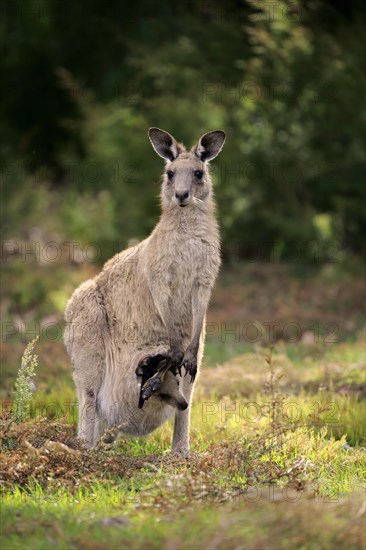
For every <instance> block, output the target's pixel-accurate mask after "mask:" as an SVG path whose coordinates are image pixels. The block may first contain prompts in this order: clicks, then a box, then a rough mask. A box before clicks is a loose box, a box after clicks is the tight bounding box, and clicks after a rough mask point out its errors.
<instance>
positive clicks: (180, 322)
mask: <svg viewBox="0 0 366 550" xmlns="http://www.w3.org/2000/svg"><path fill="white" fill-rule="evenodd" d="M149 138H150V141H151V144H152V146H153V148H154V150H155V151H156V153H157V154H158V155H159V156H160V157H162V158H163V159H164V160H165V162H166V166H165V170H164V174H163V181H162V186H161V207H162V214H161V217H160V220H159V222H158V223H157V225H156V227H155V228H154V230H153V231H152V233H151V235H150V236H149V237H147V238H146V239H145V240H144V241H142V242H140V243H139V244H138V245H136V246H133V247H129V248H127V249H126V250H124V251H122V252H120V253H118V254H116V255H115V256H114V257H113V258H112V259H110V260H109V261H107V262H106V264H105V265H104V267H103V269H102V271H101V273H99V275H97V276H96V277H95V278H93V279H90V280H88V281H86V282H85V283H83V284H82V285H81V286H80V287H79V288H77V289H76V291H75V292H74V294H73V295H72V297H71V298H70V300H69V302H68V304H67V306H66V311H65V320H66V328H65V336H64V341H65V345H66V349H67V351H68V353H69V355H70V358H71V362H72V366H73V378H74V381H75V385H76V389H77V395H78V401H79V422H78V434H79V437H81V438H83V439H85V441H86V443H87V445H89V446H94V445H95V444H96V442H97V441H98V439H99V438H100V436H101V435H102V433H103V431H104V430H105V429H106V428H110V427H112V426H114V425H119V427H120V429H121V431H123V432H124V433H128V434H134V435H145V434H148V433H150V432H151V431H153V430H154V429H156V428H157V427H158V426H160V425H161V424H162V423H163V422H165V420H167V419H168V418H170V417H171V416H172V415H173V414H175V423H174V433H173V441H172V451H176V452H179V453H182V454H184V455H186V454H188V452H189V412H190V411H189V409H190V408H189V405H190V403H191V398H192V390H193V386H194V382H195V378H196V375H197V372H198V370H199V367H200V364H201V361H202V355H203V346H204V339H205V315H206V310H207V307H208V303H209V299H210V295H211V291H212V288H213V285H214V282H215V279H216V277H217V274H218V270H219V267H220V239H219V230H218V225H217V221H216V216H215V203H214V198H213V190H212V182H211V178H210V175H209V172H208V162H209V161H210V160H212V159H213V158H215V157H216V156H217V155H218V154H219V152H220V151H221V149H222V147H223V144H224V141H225V133H224V132H223V131H222V130H217V131H213V132H209V133H207V134H204V135H203V136H202V137H201V138H200V139H199V141H198V143H197V144H196V145H195V146H194V147H192V149H191V150H189V151H187V150H186V149H185V147H184V146H183V145H182V144H180V143H178V142H177V141H176V140H175V139H174V137H173V136H171V135H170V134H169V133H168V132H165V131H163V130H160V129H159V128H150V130H149ZM156 356H158V357H159V361H158V362H157V372H156V373H155V374H153V375H152V376H151V377H150V378H149V379H148V380H146V379H145V380H144V381H143V382H142V383H143V388H142V391H141V382H139V376H138V375H139V373H140V374H141V373H142V372H143V370H141V369H142V367H141V365H148V364H152V363H154V357H156ZM164 358H165V360H161V359H164ZM155 362H156V361H155ZM139 366H140V368H139ZM182 368H184V371H185V374H189V375H190V376H189V378H188V377H187V376H183V375H184V372H183V374H182V371H181V369H182ZM175 375H176V376H175ZM172 377H173V378H174V379H175V380H176V382H174V384H175V388H176V383H177V382H178V384H179V394H180V396H181V397H179V398H178V399H177V393H176V391H175V394H174V395H173V396H172V390H171V388H172V383H173V378H172ZM173 393H174V392H173ZM141 398H142V399H143V400H144V403H145V405H144V407H142V404H141ZM185 405H187V406H185Z"/></svg>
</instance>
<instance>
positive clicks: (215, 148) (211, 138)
mask: <svg viewBox="0 0 366 550" xmlns="http://www.w3.org/2000/svg"><path fill="white" fill-rule="evenodd" d="M225 137H226V136H225V132H224V131H223V130H215V131H213V132H208V133H207V134H204V135H203V136H202V137H200V139H199V141H198V143H197V145H196V147H194V149H193V150H194V152H195V153H196V155H197V156H198V157H199V158H200V159H201V160H202V161H203V162H205V161H209V160H212V159H214V158H215V157H217V155H218V154H219V153H220V151H221V149H222V148H223V146H224V143H225Z"/></svg>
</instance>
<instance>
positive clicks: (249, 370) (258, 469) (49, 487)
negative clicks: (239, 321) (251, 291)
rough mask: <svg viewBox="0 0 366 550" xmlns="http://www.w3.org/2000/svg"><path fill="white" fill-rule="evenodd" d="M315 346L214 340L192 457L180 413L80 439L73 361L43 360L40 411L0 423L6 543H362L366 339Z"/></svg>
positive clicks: (198, 400) (196, 411)
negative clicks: (183, 453)
mask: <svg viewBox="0 0 366 550" xmlns="http://www.w3.org/2000/svg"><path fill="white" fill-rule="evenodd" d="M307 349H308V353H305V351H304V349H303V348H302V346H291V347H290V348H289V346H288V345H285V344H279V345H277V346H276V348H275V350H274V353H273V358H272V361H271V362H270V365H268V364H267V362H266V356H267V353H268V350H266V349H263V348H256V347H253V346H252V347H251V348H250V349H248V348H245V347H244V349H240V350H239V351H240V352H241V354H240V355H237V354H236V355H235V356H233V355H232V353H233V348H232V347H230V346H229V347H225V346H224V345H223V346H222V347H221V349H220V347H219V346H216V347H215V345H213V346H211V347H210V346H209V347H208V359H206V365H209V364H211V365H215V364H217V365H218V366H217V367H214V366H211V367H209V366H206V368H205V369H204V370H203V371H202V373H201V376H200V378H199V381H198V384H197V389H196V393H195V398H194V404H193V407H192V427H191V438H192V453H191V456H190V457H189V458H181V459H179V458H177V457H174V456H172V455H171V454H170V452H169V447H170V439H171V433H172V425H171V423H167V424H165V425H164V426H163V427H162V428H161V429H159V430H157V431H156V432H154V433H153V434H151V435H150V436H148V437H146V438H136V437H127V436H122V437H120V439H119V440H118V442H117V443H116V444H115V445H112V446H110V445H106V446H100V448H98V449H97V450H84V449H83V448H82V447H80V446H78V444H77V443H76V440H75V422H76V411H75V410H74V411H73V412H72V414H67V411H68V406H65V403H73V402H75V394H74V390H73V387H72V385H71V379H70V377H69V373H68V370H67V369H66V368H65V369H64V372H65V376H63V377H62V378H61V380H57V376H56V372H55V373H54V371H53V370H52V368H51V371H50V370H48V373H49V376H48V380H46V374H45V373H43V369H44V368H45V366H44V365H42V361H41V356H40V373H39V375H40V379H41V380H43V379H44V382H41V383H39V384H38V386H37V387H38V388H39V389H38V391H37V392H36V393H35V395H34V403H33V412H35V414H33V419H31V420H28V421H27V422H25V423H23V424H19V425H18V426H17V427H16V426H14V425H12V424H11V423H10V422H9V420H7V419H6V417H4V418H3V420H2V430H1V438H2V451H3V453H2V458H1V460H2V466H1V470H2V471H3V472H6V474H4V482H3V500H2V516H1V518H2V545H3V547H4V548H6V549H18V548H19V549H20V548H22V549H24V548H25V549H35V548H37V549H43V548H49V547H50V546H52V547H53V548H55V549H65V550H66V549H67V550H69V549H74V548H75V549H79V548H87V549H99V548H100V549H102V548H103V549H104V548H111V549H112V548H113V549H114V548H116V549H117V548H136V549H140V548H167V549H172V548H173V549H175V548H178V549H190V548H225V549H226V548H233V549H234V548H266V549H267V548H286V549H287V548H288V549H290V548H291V549H292V548H301V549H306V550H307V549H309V550H312V549H317V548H347V549H353V548H354V549H358V548H362V545H363V544H364V529H363V524H364V514H365V505H364V501H363V498H362V492H363V491H364V489H365V487H366V471H365V464H366V452H365V447H364V446H365V428H364V412H365V400H364V393H362V387H363V381H364V358H363V345H362V342H361V341H360V340H357V341H355V342H349V343H342V344H334V345H333V346H328V347H323V348H322V349H319V347H318V348H315V347H312V346H310V347H308V348H307ZM237 351H238V350H237ZM216 352H217V353H216ZM223 359H225V360H227V361H226V363H225V364H223V365H220V363H221V362H222V361H223ZM271 369H272V377H271V374H270V372H271ZM55 370H56V369H55ZM50 373H51V374H50ZM66 373H68V374H67V375H66ZM56 380H57V386H56V385H55V386H54V388H52V381H54V382H56ZM36 383H37V380H36ZM50 403H53V404H54V405H55V406H54V407H53V408H52V407H50V406H49V404H50ZM35 404H37V406H36V405H35ZM47 406H48V408H47ZM45 407H46V408H45ZM45 410H46V413H47V414H48V419H43V420H42V419H41V418H40V416H39V414H40V412H43V413H44V411H45ZM69 410H70V408H69ZM60 417H61V418H60ZM50 442H51V443H50ZM52 442H60V443H57V444H56V445H55V444H54V443H52ZM63 444H66V445H67V446H68V447H64V445H63ZM120 516H123V519H122V520H120V522H118V520H113V519H112V518H114V517H120ZM102 520H103V521H104V523H99V522H101V521H102ZM105 523H106V524H105Z"/></svg>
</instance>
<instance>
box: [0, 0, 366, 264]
mask: <svg viewBox="0 0 366 550" xmlns="http://www.w3.org/2000/svg"><path fill="white" fill-rule="evenodd" d="M271 6H272V8H271ZM2 9H3V12H4V13H3V17H2V18H1V27H0V31H1V48H2V54H3V55H2V56H1V61H0V75H1V77H2V78H1V81H2V103H1V107H0V115H1V120H2V122H3V126H4V130H5V131H4V132H3V139H2V141H1V143H0V157H1V158H2V160H3V161H5V166H6V167H5V170H4V178H3V180H4V195H3V196H4V199H5V204H6V206H7V207H9V209H10V213H11V219H10V221H9V222H8V223H7V225H6V226H5V228H4V229H5V236H6V237H7V238H9V237H14V236H16V235H18V234H19V231H20V228H24V226H27V224H28V223H29V224H32V223H33V221H32V220H30V219H28V218H29V216H28V213H26V214H25V213H24V210H27V208H26V207H27V206H28V207H29V204H30V203H29V200H30V198H29V196H30V195H32V193H33V191H32V193H30V189H32V190H34V189H36V187H37V185H40V184H41V183H42V184H44V183H47V187H46V188H42V189H43V190H42V193H43V194H45V193H50V197H49V199H48V200H45V202H46V203H47V204H48V205H49V204H51V206H46V210H47V211H48V213H49V215H48V216H46V217H44V218H43V219H42V220H39V218H37V223H38V224H42V223H43V224H44V226H45V227H44V229H45V231H50V230H57V231H59V232H60V233H61V234H62V235H63V236H64V237H65V238H80V239H82V240H84V241H88V240H92V241H95V242H98V243H99V244H100V246H101V248H102V249H103V251H104V253H103V256H102V257H101V258H100V259H101V261H102V260H104V259H105V257H108V256H109V255H110V251H112V252H113V249H114V248H115V247H117V248H118V245H119V244H120V245H121V246H120V247H122V246H124V245H125V244H126V243H127V242H128V240H129V239H131V238H141V237H144V236H146V234H147V233H148V232H149V231H150V230H151V228H152V227H153V226H154V224H155V223H156V219H157V215H158V211H159V206H158V200H157V196H158V179H159V172H160V171H161V169H162V166H161V163H160V162H159V159H158V158H156V156H155V155H154V154H153V153H152V152H151V149H150V145H149V143H148V140H147V135H146V132H147V129H148V127H149V126H158V127H162V128H164V129H167V130H168V131H169V132H171V133H172V134H173V135H175V136H176V137H177V139H179V140H182V141H184V142H185V143H186V145H189V146H190V145H192V144H193V140H196V139H197V138H198V137H199V136H200V135H201V134H202V133H204V132H206V131H208V130H212V129H215V128H220V127H222V128H223V129H225V131H226V133H227V135H228V140H227V144H226V146H225V149H224V151H223V153H222V155H221V157H220V159H219V160H218V161H216V163H214V164H213V166H212V170H213V173H214V176H215V182H216V188H217V198H218V204H219V216H220V222H221V226H222V230H223V240H224V248H225V249H226V257H229V256H230V254H231V253H232V252H230V251H232V250H233V248H234V247H235V248H236V249H237V250H236V253H235V254H236V255H238V256H241V257H252V256H254V257H261V258H262V259H270V257H271V258H273V257H274V258H276V259H285V260H286V259H288V258H289V256H291V255H295V256H296V255H297V256H296V257H301V258H302V259H307V260H308V259H315V260H317V259H318V256H316V257H315V258H314V242H316V243H319V242H320V243H321V246H327V243H328V244H329V242H330V243H337V244H336V246H337V247H338V248H342V249H344V251H345V252H348V253H357V254H359V253H361V252H362V251H363V239H362V235H363V233H364V230H365V229H366V228H365V222H364V217H363V216H362V214H363V208H364V204H365V198H366V196H365V189H366V186H365V185H364V165H365V156H364V152H363V150H364V147H363V146H364V138H363V132H362V130H363V128H364V126H363V124H364V116H365V110H364V102H363V91H364V74H363V63H362V61H363V55H364V48H363V41H362V35H363V33H364V21H365V9H364V7H363V5H362V4H361V3H360V2H353V3H352V4H347V6H346V5H345V4H344V3H342V2H334V3H332V4H329V3H326V2H325V1H324V0H316V1H315V2H312V3H309V2H307V1H306V0H301V1H299V2H298V3H295V2H286V1H282V0H281V1H279V2H278V3H270V2H267V3H266V2H259V1H256V0H255V1H251V2H249V1H247V2H238V1H236V0H229V1H228V2H219V1H216V0H212V1H208V2H206V1H203V0H202V1H199V2H193V1H189V0H183V1H181V2H179V3H173V4H172V3H167V2H160V3H151V2H148V1H147V0H137V1H136V2H131V3H129V4H128V5H127V4H126V3H124V2H120V1H119V0H109V1H108V2H103V1H101V0H94V1H93V2H90V1H89V0H76V1H65V2H64V1H61V0H27V1H26V2H24V1H23V0H13V1H11V2H3V4H2ZM34 193H36V191H34ZM55 194H56V195H55ZM55 196H56V199H55ZM61 197H62V198H61ZM55 202H56V207H54V204H55ZM93 203H94V205H95V207H94V210H95V212H94V211H92V210H93V208H92V206H91V205H92V204H93ZM84 204H85V206H84ZM52 205H53V206H52ZM80 211H82V212H84V215H83V214H80ZM85 212H86V213H87V214H85ZM24 216H26V217H24ZM27 216H28V218H27ZM83 216H84V217H83ZM51 218H52V220H53V221H52V223H51V226H52V227H50V224H49V222H48V221H47V220H49V219H51ZM101 219H104V220H105V222H104V223H103V222H102V223H101ZM55 220H56V221H57V222H58V223H55ZM47 224H48V225H47ZM102 225H103V226H102ZM111 243H112V244H111ZM320 259H322V258H320Z"/></svg>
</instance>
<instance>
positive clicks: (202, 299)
mask: <svg viewBox="0 0 366 550" xmlns="http://www.w3.org/2000/svg"><path fill="white" fill-rule="evenodd" d="M210 295H211V289H210V288H207V287H203V286H202V287H199V288H198V289H197V290H196V291H195V292H194V294H193V296H192V314H193V326H192V339H191V342H190V344H189V346H188V349H189V350H190V351H192V352H193V353H194V354H195V355H196V354H197V352H198V348H199V344H200V338H201V334H202V328H203V323H204V320H205V316H206V311H207V307H208V302H209V299H210Z"/></svg>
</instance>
